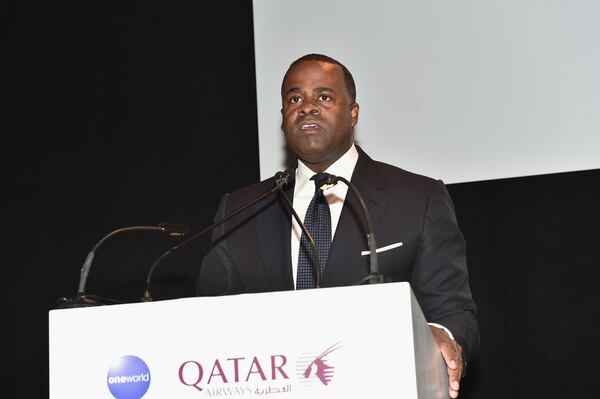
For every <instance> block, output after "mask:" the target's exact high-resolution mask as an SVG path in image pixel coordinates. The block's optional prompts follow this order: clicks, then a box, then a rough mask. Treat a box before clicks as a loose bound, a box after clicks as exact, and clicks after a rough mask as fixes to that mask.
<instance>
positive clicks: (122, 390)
mask: <svg viewBox="0 0 600 399" xmlns="http://www.w3.org/2000/svg"><path fill="white" fill-rule="evenodd" d="M106 384H107V385H108V389H109V390H110V393H111V394H112V396H114V397H115V398H117V399H140V398H141V397H142V396H144V394H145V393H146V392H147V391H148V388H149V387H150V369H149V368H148V366H147V365H146V363H145V362H144V361H143V360H142V359H140V358H139V357H137V356H132V355H128V356H123V357H120V358H119V359H117V360H116V361H115V362H114V363H113V364H112V365H111V366H110V369H109V370H108V376H107V377H106Z"/></svg>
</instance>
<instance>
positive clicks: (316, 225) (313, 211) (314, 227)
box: [296, 173, 331, 290]
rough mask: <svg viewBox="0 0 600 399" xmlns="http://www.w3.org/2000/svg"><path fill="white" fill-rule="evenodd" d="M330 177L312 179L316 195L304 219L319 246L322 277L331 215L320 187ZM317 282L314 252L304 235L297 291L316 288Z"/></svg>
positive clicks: (323, 176)
mask: <svg viewBox="0 0 600 399" xmlns="http://www.w3.org/2000/svg"><path fill="white" fill-rule="evenodd" d="M328 176H329V174H327V173H317V174H316V175H314V176H313V177H311V180H314V181H315V195H314V196H313V198H312V200H311V201H310V204H309V205H308V209H307V210H306V216H305V217H304V225H305V226H306V229H307V230H308V232H309V233H310V235H312V237H313V239H314V240H315V244H316V246H317V253H318V255H319V263H320V265H321V275H323V272H324V271H325V266H326V265H327V257H328V256H329V249H330V248H331V213H330V212H329V204H328V203H327V200H326V199H325V196H324V195H323V191H322V190H321V189H319V187H320V185H321V184H322V181H323V180H325V179H326V178H327V177H328ZM315 281H316V279H315V272H314V260H313V251H312V248H311V245H310V242H309V241H308V238H307V237H306V234H304V233H302V238H301V239H300V248H299V251H298V274H297V278H296V289H298V290H302V289H306V288H315V286H316V283H315Z"/></svg>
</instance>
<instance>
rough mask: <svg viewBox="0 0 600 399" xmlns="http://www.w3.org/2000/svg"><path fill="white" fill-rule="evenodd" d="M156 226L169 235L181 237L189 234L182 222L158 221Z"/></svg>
mask: <svg viewBox="0 0 600 399" xmlns="http://www.w3.org/2000/svg"><path fill="white" fill-rule="evenodd" d="M158 227H161V228H162V229H163V232H164V233H166V234H167V235H169V236H171V237H183V236H186V235H188V234H189V231H188V228H187V227H186V226H184V225H183V224H173V223H160V224H159V225H158Z"/></svg>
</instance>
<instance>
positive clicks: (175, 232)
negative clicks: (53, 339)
mask: <svg viewBox="0 0 600 399" xmlns="http://www.w3.org/2000/svg"><path fill="white" fill-rule="evenodd" d="M130 231H156V232H160V233H165V234H167V235H169V236H172V237H182V236H184V235H186V234H187V228H186V227H185V226H183V225H179V224H172V223H160V224H159V225H158V226H131V227H122V228H120V229H117V230H114V231H111V232H110V233H108V234H107V235H105V236H104V237H102V239H101V240H100V241H98V242H97V243H96V245H94V248H92V250H91V251H90V252H88V254H87V256H86V258H85V261H84V262H83V266H82V267H81V272H80V276H79V287H78V289H77V294H76V295H75V299H74V300H73V302H74V304H93V302H89V301H88V302H86V301H85V300H84V298H85V286H86V283H87V279H88V275H89V273H90V269H91V267H92V261H93V260H94V257H95V256H96V253H97V252H98V249H99V248H100V247H101V246H102V244H104V243H105V242H106V241H107V240H109V239H110V238H112V237H114V236H116V235H119V234H121V233H125V232H130Z"/></svg>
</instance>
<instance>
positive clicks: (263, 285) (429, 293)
mask: <svg viewBox="0 0 600 399" xmlns="http://www.w3.org/2000/svg"><path fill="white" fill-rule="evenodd" d="M357 148H358V147H357ZM358 151H359V158H358V161H357V164H356V167H355V169H354V172H353V175H352V179H351V182H352V183H353V185H354V186H355V187H356V188H357V189H358V191H359V192H360V193H361V195H362V196H363V198H364V199H365V202H366V204H367V208H368V210H369V212H370V214H371V218H372V220H373V224H374V228H375V238H376V240H377V247H378V248H381V247H384V246H387V245H391V244H395V243H398V242H402V244H403V245H402V246H399V247H396V248H394V249H391V250H389V251H385V252H380V253H378V260H379V268H380V272H381V273H382V274H384V276H385V277H387V278H389V279H390V280H391V281H408V282H409V283H410V285H411V288H412V289H413V291H414V293H415V296H416V298H417V300H418V302H419V304H420V306H421V309H422V310H423V313H424V315H425V317H426V319H427V321H428V322H432V323H439V324H442V325H444V326H445V327H447V328H448V329H449V330H450V331H451V332H452V333H453V335H454V338H455V339H456V340H457V341H458V343H459V344H460V345H461V346H462V347H463V358H464V359H469V358H470V357H472V354H473V353H474V351H475V349H476V347H477V346H478V343H479V329H478V323H477V321H476V318H475V311H476V307H475V303H474V302H473V299H472V297H471V290H470V288H469V281H468V273H467V265H466V253H465V252H466V245H465V240H464V238H463V236H462V234H461V232H460V229H459V227H458V224H457V221H456V216H455V213H454V206H453V204H452V200H451V198H450V195H449V194H448V192H447V190H446V188H445V185H444V184H443V182H442V181H439V180H433V179H430V178H428V177H424V176H420V175H417V174H414V173H410V172H407V171H405V170H402V169H399V168H397V167H394V166H391V165H388V164H384V163H381V162H377V161H374V160H372V159H371V158H370V157H369V156H368V155H367V154H365V153H364V152H363V151H362V150H361V149H360V148H358ZM293 172H294V171H293V170H292V171H291V175H292V176H293V175H294V173H293ZM339 184H343V183H339ZM272 187H274V179H273V178H271V179H267V180H265V181H263V182H260V183H257V184H254V185H251V186H249V187H246V188H243V189H241V190H238V191H235V192H233V193H230V194H226V195H225V196H224V197H223V199H222V200H221V204H220V205H219V209H218V212H217V215H216V217H215V220H220V219H222V218H223V217H224V216H225V215H228V214H230V213H231V212H233V211H234V210H236V209H238V208H239V207H240V206H242V205H244V204H246V203H248V202H250V201H251V200H253V199H254V198H256V197H258V196H259V195H260V194H262V193H265V192H267V191H269V190H270V189H271V188H272ZM285 191H286V193H287V195H288V197H289V198H290V199H292V197H293V192H294V189H293V182H291V184H288V185H287V186H286V188H285ZM291 218H292V216H291V212H290V211H289V210H288V208H287V207H286V205H285V204H284V202H283V199H282V198H280V197H279V195H278V194H277V193H274V194H272V195H271V196H270V197H268V198H267V199H266V200H263V201H262V202H260V203H258V204H256V205H254V206H253V207H251V208H249V209H247V210H245V211H244V212H242V213H240V214H239V215H237V216H236V217H234V218H232V219H230V220H229V221H228V222H226V223H224V224H223V225H221V226H220V227H218V228H217V229H215V231H214V232H213V246H212V248H211V250H210V251H209V253H208V254H207V255H206V257H205V258H204V260H203V262H202V266H201V270H200V275H199V279H198V283H197V292H198V294H199V295H227V294H239V293H251V292H267V291H283V290H293V289H294V281H293V278H292V265H291V254H290V247H291V243H290V240H291ZM366 231H367V230H366V227H365V222H364V216H363V215H362V211H361V209H360V205H359V202H358V200H357V198H356V196H355V195H353V194H352V192H351V190H348V194H347V196H346V200H345V202H344V207H343V210H342V213H341V215H340V220H339V222H338V226H337V230H336V232H335V235H334V239H333V242H332V244H331V251H330V254H329V259H328V261H327V265H326V269H325V272H324V274H323V276H322V280H321V286H322V287H332V286H347V285H353V284H355V283H356V282H358V281H359V280H360V279H362V278H363V277H365V276H366V275H367V274H368V273H369V257H368V256H364V255H361V252H362V251H364V250H367V249H368V245H367V239H366ZM386 306H390V309H393V305H389V304H388V305H386Z"/></svg>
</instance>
